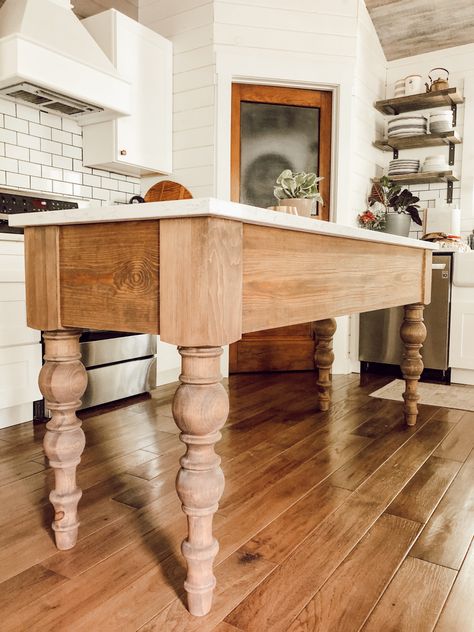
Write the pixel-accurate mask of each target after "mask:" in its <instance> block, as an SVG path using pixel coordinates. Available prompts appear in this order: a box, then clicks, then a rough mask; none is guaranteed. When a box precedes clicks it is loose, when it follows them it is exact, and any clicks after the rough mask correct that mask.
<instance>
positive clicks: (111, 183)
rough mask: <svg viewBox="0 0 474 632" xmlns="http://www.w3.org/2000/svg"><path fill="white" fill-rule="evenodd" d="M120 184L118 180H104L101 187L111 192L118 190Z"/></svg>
mask: <svg viewBox="0 0 474 632" xmlns="http://www.w3.org/2000/svg"><path fill="white" fill-rule="evenodd" d="M117 185H118V182H117V180H112V179H111V178H102V182H101V185H100V186H101V187H102V188H103V189H109V191H116V190H117Z"/></svg>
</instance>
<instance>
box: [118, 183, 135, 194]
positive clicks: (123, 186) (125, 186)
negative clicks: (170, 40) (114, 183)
mask: <svg viewBox="0 0 474 632" xmlns="http://www.w3.org/2000/svg"><path fill="white" fill-rule="evenodd" d="M118 190H119V191H124V192H125V193H134V192H135V187H134V184H133V182H119V183H118Z"/></svg>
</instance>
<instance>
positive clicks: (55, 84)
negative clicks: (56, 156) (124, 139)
mask: <svg viewBox="0 0 474 632" xmlns="http://www.w3.org/2000/svg"><path fill="white" fill-rule="evenodd" d="M0 96H3V97H5V98H8V99H11V100H14V101H16V102H18V103H23V104H28V105H30V106H33V107H37V108H39V109H41V110H45V111H48V112H54V113H55V114H58V115H60V116H69V117H72V118H74V119H75V120H76V121H77V123H79V124H80V125H81V124H89V123H95V122H99V121H107V120H112V119H114V118H117V116H123V115H127V114H130V111H131V105H130V103H131V88H130V84H129V83H128V82H127V81H125V80H124V79H122V78H121V77H120V76H119V75H118V74H117V71H116V70H115V68H114V66H113V64H112V62H111V61H110V60H109V59H108V57H107V56H106V55H105V54H104V52H103V51H102V49H101V48H100V46H99V45H98V44H97V43H96V41H95V40H94V39H93V37H92V36H91V35H90V33H89V32H88V31H87V29H86V28H84V26H83V25H82V24H81V21H80V20H79V19H78V18H77V17H76V16H75V15H74V13H73V11H72V6H71V4H70V2H69V0H6V1H5V4H4V5H3V7H2V8H1V9H0Z"/></svg>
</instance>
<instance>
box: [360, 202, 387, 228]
mask: <svg viewBox="0 0 474 632" xmlns="http://www.w3.org/2000/svg"><path fill="white" fill-rule="evenodd" d="M386 220H387V213H386V212H385V208H384V207H383V206H382V205H381V204H379V203H378V202H376V203H374V204H372V205H371V206H370V208H368V209H367V210H366V211H364V212H363V213H360V215H358V216H357V222H358V224H359V226H361V227H362V228H368V229H369V230H381V231H382V230H383V229H384V228H385V222H386Z"/></svg>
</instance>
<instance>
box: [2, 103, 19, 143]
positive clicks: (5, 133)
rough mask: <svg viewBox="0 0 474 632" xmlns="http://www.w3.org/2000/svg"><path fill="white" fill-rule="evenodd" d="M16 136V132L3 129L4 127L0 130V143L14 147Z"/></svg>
mask: <svg viewBox="0 0 474 632" xmlns="http://www.w3.org/2000/svg"><path fill="white" fill-rule="evenodd" d="M0 102H1V100H0ZM16 136H17V134H16V132H14V131H12V130H10V129H5V128H4V127H2V128H0V141H2V142H4V143H11V144H12V145H14V144H15V143H16Z"/></svg>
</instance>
